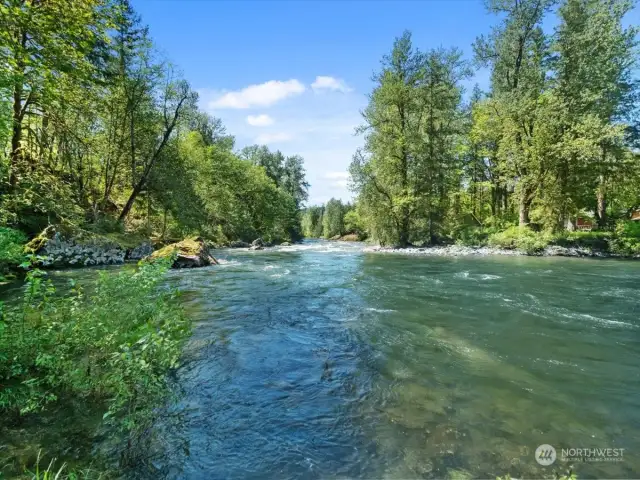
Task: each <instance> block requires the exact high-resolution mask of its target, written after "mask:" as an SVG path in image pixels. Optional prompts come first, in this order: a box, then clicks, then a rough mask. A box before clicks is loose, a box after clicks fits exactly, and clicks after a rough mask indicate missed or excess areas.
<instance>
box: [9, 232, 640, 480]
mask: <svg viewBox="0 0 640 480" xmlns="http://www.w3.org/2000/svg"><path fill="white" fill-rule="evenodd" d="M362 248H363V247H362V246H361V245H359V244H349V243H329V242H320V241H309V242H305V243H304V244H301V245H294V246H292V247H278V248H275V249H268V250H264V251H256V252H253V251H246V250H221V251H218V252H215V255H216V256H217V257H218V258H219V259H220V260H221V262H222V264H221V265H219V266H215V267H207V268H203V269H195V270H180V271H172V272H171V273H170V275H169V279H168V282H169V283H170V284H171V285H174V286H180V288H181V289H182V290H183V291H184V295H183V301H184V303H185V306H186V308H187V310H188V312H189V314H190V315H191V316H192V317H193V319H194V321H195V326H194V335H193V338H192V339H191V341H190V342H189V344H188V346H187V348H186V351H185V358H184V364H183V366H182V367H181V368H180V369H179V370H178V371H177V372H176V373H175V375H174V376H173V378H174V381H175V383H176V386H177V387H178V390H179V391H180V392H181V396H180V397H179V400H177V401H176V402H175V404H171V405H169V407H168V408H167V409H166V411H164V410H163V411H162V412H161V414H160V420H159V422H158V424H157V426H156V429H155V434H156V435H154V436H153V437H154V438H155V440H154V442H153V444H152V448H150V449H149V450H148V452H147V454H148V458H147V460H148V461H147V462H144V463H141V464H140V465H139V468H137V469H135V470H133V471H130V472H127V474H126V475H125V478H154V479H157V478H170V479H222V478H224V479H245V478H249V479H303V478H304V479H314V478H318V479H319V478H322V479H326V478H329V479H344V478H366V479H373V478H389V479H414V478H456V479H460V478H470V477H473V478H495V477H496V476H497V475H500V476H502V475H505V474H511V476H513V477H517V478H522V477H524V478H540V477H546V478H553V476H554V473H555V472H557V473H564V472H565V471H566V470H567V469H568V468H571V467H572V468H573V470H574V471H575V472H576V474H577V475H578V478H579V479H584V478H600V477H603V478H629V477H634V478H638V477H640V434H639V433H638V432H640V368H639V366H638V358H639V355H638V354H639V353H640V302H639V299H640V262H633V261H615V260H587V259H567V258H535V257H500V256H495V257H484V258H472V257H460V258H450V257H448V258H444V257H413V256H403V255H396V254H368V253H364V252H363V251H362ZM95 275H96V272H95V270H93V269H86V270H75V271H64V272H58V273H54V274H53V276H54V278H55V279H56V281H58V282H61V283H63V281H66V280H67V279H68V278H69V277H75V278H79V279H80V280H81V281H86V282H89V281H90V279H91V278H93V277H95ZM6 295H8V296H11V292H8V293H7V294H6ZM53 417H54V418H53V420H52V421H51V422H50V423H47V424H46V425H44V426H42V425H40V427H38V428H39V430H34V431H31V430H29V431H28V432H27V431H26V430H25V436H28V435H26V434H27V433H29V432H31V433H29V435H30V437H29V438H30V440H29V442H31V443H34V442H36V443H37V442H39V445H40V446H41V447H42V448H45V449H46V450H47V451H48V452H52V453H53V452H56V454H58V458H59V459H62V460H70V459H72V457H74V458H76V459H77V457H78V456H80V457H82V456H83V455H84V456H85V457H86V456H90V455H91V451H92V450H91V448H92V447H93V448H94V450H93V451H94V452H95V451H97V450H98V449H101V448H104V447H103V446H101V444H100V443H99V440H100V439H98V438H96V439H94V443H93V445H92V444H91V440H90V439H88V438H85V437H84V436H82V435H80V434H79V433H78V434H76V433H74V430H73V429H74V428H75V427H74V425H76V426H78V427H79V428H80V426H81V425H82V424H84V423H86V424H88V423H89V421H90V420H91V418H89V419H88V420H87V419H84V418H83V412H76V413H75V414H74V416H73V418H72V417H69V416H68V415H67V414H64V415H62V414H61V415H57V414H54V415H53ZM80 430H82V429H81V428H80ZM64 431H67V433H66V434H65V433H63V432H64ZM12 435H14V433H12ZM20 435H22V434H20ZM25 438H26V437H25ZM13 440H14V439H12V438H9V439H7V438H4V439H1V438H0V447H1V448H5V447H3V445H9V449H10V450H11V449H12V448H14V449H17V448H20V444H21V443H24V442H23V441H22V440H20V441H17V440H16V441H13ZM56 442H57V443H56ZM58 443H59V444H60V445H61V448H66V450H65V451H60V453H58V452H57V451H56V446H55V445H58ZM541 444H550V445H552V446H554V447H555V448H556V449H557V455H558V459H557V460H556V462H555V463H554V464H553V465H551V466H547V467H543V466H540V465H539V464H538V463H537V462H536V461H535V459H534V451H535V449H536V447H537V446H538V445H541ZM12 445H13V446H12ZM594 447H595V448H624V449H625V450H624V453H623V457H622V459H621V461H615V462H614V461H606V462H581V461H575V460H573V461H566V460H562V459H561V458H560V456H561V449H562V448H565V449H566V448H594ZM1 453H2V452H0V454H1ZM85 459H86V458H85Z"/></svg>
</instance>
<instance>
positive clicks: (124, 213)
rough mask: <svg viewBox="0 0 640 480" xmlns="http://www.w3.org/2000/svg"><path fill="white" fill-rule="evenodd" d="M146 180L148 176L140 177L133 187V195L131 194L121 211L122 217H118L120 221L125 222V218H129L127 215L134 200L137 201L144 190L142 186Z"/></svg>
mask: <svg viewBox="0 0 640 480" xmlns="http://www.w3.org/2000/svg"><path fill="white" fill-rule="evenodd" d="M145 180H146V178H142V179H140V181H139V182H138V183H137V184H136V186H135V187H133V191H132V192H131V195H129V199H128V200H127V203H126V204H125V206H124V208H123V209H122V212H120V217H118V221H119V222H124V219H125V218H127V215H129V212H130V211H131V209H132V208H133V202H135V201H136V198H137V197H138V194H139V193H140V192H141V191H142V187H143V186H144V182H145Z"/></svg>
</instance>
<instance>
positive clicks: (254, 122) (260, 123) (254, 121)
mask: <svg viewBox="0 0 640 480" xmlns="http://www.w3.org/2000/svg"><path fill="white" fill-rule="evenodd" d="M247 123H248V124H249V125H251V126H252V127H267V126H269V125H273V118H271V117H270V116H269V115H265V114H264V113H263V114H262V115H249V116H248V117H247Z"/></svg>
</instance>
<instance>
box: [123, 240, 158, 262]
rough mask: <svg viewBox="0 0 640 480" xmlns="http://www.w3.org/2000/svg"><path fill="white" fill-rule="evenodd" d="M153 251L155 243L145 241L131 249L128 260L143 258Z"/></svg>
mask: <svg viewBox="0 0 640 480" xmlns="http://www.w3.org/2000/svg"><path fill="white" fill-rule="evenodd" d="M152 253H153V245H151V244H150V243H149V242H144V243H141V244H140V245H138V246H137V247H135V248H134V249H132V250H130V251H129V253H128V254H127V260H142V259H143V258H145V257H148V256H149V255H151V254H152Z"/></svg>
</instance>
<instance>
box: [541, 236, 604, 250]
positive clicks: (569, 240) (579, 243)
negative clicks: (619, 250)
mask: <svg viewBox="0 0 640 480" xmlns="http://www.w3.org/2000/svg"><path fill="white" fill-rule="evenodd" d="M610 238H611V233H610V232H598V231H596V232H579V231H576V232H564V233H562V234H560V235H557V236H556V237H554V239H553V244H554V245H560V246H562V247H579V248H590V249H595V250H603V251H607V250H608V249H609V240H610Z"/></svg>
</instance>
